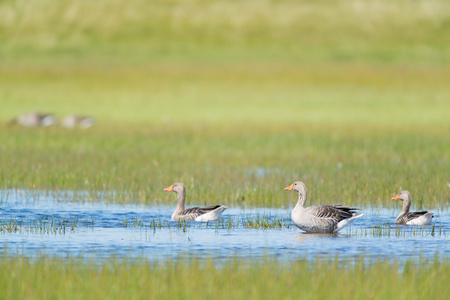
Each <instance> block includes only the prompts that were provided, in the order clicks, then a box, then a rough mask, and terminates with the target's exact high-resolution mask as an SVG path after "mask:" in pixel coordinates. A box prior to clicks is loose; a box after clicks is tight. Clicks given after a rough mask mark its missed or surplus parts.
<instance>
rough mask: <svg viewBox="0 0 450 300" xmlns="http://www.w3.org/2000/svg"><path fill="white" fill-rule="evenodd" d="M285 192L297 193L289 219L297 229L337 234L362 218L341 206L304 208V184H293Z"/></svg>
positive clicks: (347, 207) (354, 210)
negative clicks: (296, 199) (295, 203)
mask: <svg viewBox="0 0 450 300" xmlns="http://www.w3.org/2000/svg"><path fill="white" fill-rule="evenodd" d="M286 190H289V191H296V192H298V201H297V205H296V206H295V207H294V209H293V210H292V214H291V218H292V221H293V222H294V224H295V225H296V226H297V227H298V228H300V229H301V230H304V231H306V232H312V233H331V232H338V231H339V230H341V229H342V228H344V227H345V226H346V225H348V224H350V223H351V222H353V221H354V220H355V219H356V218H359V217H361V216H362V214H358V213H356V210H357V209H356V208H353V207H349V206H344V205H341V204H335V205H312V206H309V207H306V208H305V207H304V206H305V202H306V199H307V191H306V186H305V184H304V183H303V182H301V181H296V182H294V183H293V184H292V185H290V186H288V187H287V188H286Z"/></svg>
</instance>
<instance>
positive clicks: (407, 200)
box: [392, 191, 434, 225]
mask: <svg viewBox="0 0 450 300" xmlns="http://www.w3.org/2000/svg"><path fill="white" fill-rule="evenodd" d="M392 200H401V201H403V206H402V211H401V212H400V214H399V215H398V217H397V219H395V222H394V223H395V224H400V225H431V218H433V214H434V213H433V212H429V211H426V210H424V211H416V212H409V208H410V207H411V194H410V193H409V192H408V191H401V192H400V193H398V194H397V195H396V196H395V197H393V198H392Z"/></svg>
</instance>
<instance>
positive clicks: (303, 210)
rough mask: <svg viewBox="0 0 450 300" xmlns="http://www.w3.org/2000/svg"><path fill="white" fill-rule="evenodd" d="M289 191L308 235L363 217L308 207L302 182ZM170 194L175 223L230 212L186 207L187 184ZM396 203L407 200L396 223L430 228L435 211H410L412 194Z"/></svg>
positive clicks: (347, 210)
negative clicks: (173, 200) (174, 196)
mask: <svg viewBox="0 0 450 300" xmlns="http://www.w3.org/2000/svg"><path fill="white" fill-rule="evenodd" d="M285 190H287V191H295V192H297V193H298V201H297V205H295V207H294V209H293V210H292V213H291V218H292V221H293V222H294V224H295V225H296V226H297V227H298V228H299V229H301V230H303V231H306V232H308V233H333V232H338V231H339V230H341V229H342V228H344V227H345V226H347V225H348V224H350V223H352V222H353V221H354V220H355V219H357V218H359V217H362V216H363V214H361V213H357V212H356V210H357V209H356V208H352V207H349V206H344V205H341V204H335V205H312V206H309V207H305V202H306V197H307V193H306V186H305V184H304V183H303V182H301V181H296V182H294V183H293V184H291V185H290V186H288V187H287V188H285ZM164 191H166V192H175V193H176V194H177V198H178V205H177V208H176V209H175V211H174V212H173V214H172V220H173V221H180V220H187V221H199V222H207V221H215V220H217V219H219V218H220V217H221V216H222V213H223V212H224V210H225V209H227V207H226V206H224V205H214V206H208V207H193V208H189V209H185V208H184V204H185V201H186V187H185V186H184V184H183V183H174V184H173V185H171V186H169V187H167V188H165V189H164ZM392 200H400V201H403V208H402V211H401V213H400V215H399V216H398V217H397V219H396V220H395V224H401V225H430V224H431V218H432V217H433V213H432V212H428V211H419V212H409V208H410V206H411V194H410V193H409V192H408V191H401V192H400V193H399V194H398V195H396V196H395V197H393V198H392Z"/></svg>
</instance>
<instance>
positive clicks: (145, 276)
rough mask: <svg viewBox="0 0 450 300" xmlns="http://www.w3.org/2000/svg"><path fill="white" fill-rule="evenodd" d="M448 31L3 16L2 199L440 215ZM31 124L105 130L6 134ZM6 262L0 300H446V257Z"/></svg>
mask: <svg viewBox="0 0 450 300" xmlns="http://www.w3.org/2000/svg"><path fill="white" fill-rule="evenodd" d="M449 32H450V2H449V1H446V0H414V1H403V0H391V1H388V0H355V1H345V0H320V1H302V0H300V1H290V0H279V1H277V0H272V1H270V0H267V1H256V0H240V1H238V0H227V1H225V0H214V1H211V0H210V1H207V0H172V1H163V0H160V1H147V0H129V1H125V0H115V1H108V0H99V1H94V2H93V1H86V0H68V1H51V0H28V1H17V0H3V1H0V104H1V109H0V122H1V124H0V141H1V142H0V166H1V167H0V188H1V189H4V190H8V189H20V190H27V191H28V194H27V197H30V199H32V198H33V191H46V192H47V193H51V194H52V195H54V196H55V197H56V199H58V197H59V199H60V200H58V201H93V202H95V201H102V202H103V201H104V202H112V203H124V204H131V203H133V204H134V203H139V204H147V205H165V206H174V205H175V201H176V199H175V196H174V195H173V194H171V193H164V192H163V189H164V188H165V187H167V186H169V185H171V184H172V183H173V182H178V181H180V182H184V183H185V184H186V186H187V192H188V195H187V196H188V199H187V204H188V205H190V204H192V205H194V204H196V205H204V204H213V203H222V204H225V205H227V206H229V207H251V208H253V207H268V208H271V207H277V208H290V207H292V206H293V205H294V203H295V201H296V195H295V194H294V193H290V192H287V191H284V187H286V186H288V185H290V184H291V183H292V182H293V181H296V180H302V181H304V182H305V184H306V186H307V188H308V204H315V203H322V204H331V203H342V204H345V205H352V206H355V207H361V208H368V207H371V208H375V209H377V208H392V209H396V210H398V209H399V204H398V203H393V201H391V200H390V198H391V197H392V196H394V195H395V194H396V193H397V192H398V191H399V190H400V189H408V190H409V191H410V192H411V194H412V198H413V207H414V208H415V209H429V210H435V211H440V210H443V209H448V206H449V201H450V189H449V188H448V186H447V183H448V182H450V173H449V170H450V151H449V149H450V134H449V132H450V84H449V83H450V36H449ZM28 111H38V112H43V113H53V114H55V115H56V116H57V117H58V118H62V117H64V116H65V115H68V114H80V115H89V116H92V117H94V118H95V120H96V124H95V126H94V127H92V128H89V129H87V130H82V129H74V130H69V129H65V128H62V127H60V126H52V127H48V128H23V127H20V126H17V125H15V126H12V125H9V124H8V122H9V121H10V120H11V119H13V118H14V117H16V116H18V115H20V114H24V113H27V112H28ZM72 191H73V192H76V193H75V194H72V193H70V192H72ZM77 192H79V193H77ZM67 195H71V196H70V197H71V198H68V197H67ZM7 201H8V197H7V196H6V197H5V198H4V199H0V204H2V203H6V202H7ZM0 216H1V215H0ZM7 222H8V220H4V222H3V223H2V233H1V234H9V233H3V232H6V231H8V232H9V231H13V230H14V229H10V228H12V227H11V226H13V227H14V224H13V223H12V222H13V221H10V222H9V223H7ZM224 222H225V223H226V220H225V221H224ZM130 223H131V222H130ZM253 223H255V222H253ZM253 223H251V222H250V223H249V224H250V225H249V226H250V227H252V226H253V228H260V227H261V228H263V227H264V226H260V225H258V224H256V223H255V224H256V225H255V224H253ZM8 226H9V227H8ZM39 226H41V225H40V224H38V223H36V224H34V223H33V224H31V225H29V227H30V230H31V231H33V232H38V231H39V230H41V229H40V228H41V227H39ZM48 226H49V225H47V227H45V228H47V231H49V230H51V229H49V228H53V229H52V230H54V231H55V234H56V232H59V233H61V227H55V226H59V225H55V226H53V225H51V226H53V227H48ZM225 226H226V225H225ZM258 226H260V227H258ZM267 226H269V227H270V226H273V227H276V226H278V224H277V223H274V224H269V225H267ZM280 226H281V225H280ZM380 226H381V225H380ZM16 227H17V226H16ZM380 228H381V227H380ZM188 229H189V228H188ZM64 230H66V229H65V228H64ZM67 230H69V227H67ZM374 230H375V229H374ZM382 230H383V229H380V232H381V233H380V234H383V233H382ZM433 230H434V227H433ZM436 230H437V229H436ZM444 230H445V229H444ZM64 232H65V231H64ZM354 234H355V235H356V236H357V235H364V233H361V232H355V233H354ZM373 234H375V233H373ZM433 234H434V231H433ZM425 235H428V231H427V232H425ZM6 252H7V251H6V250H5V249H4V251H3V252H2V253H3V254H2V255H1V258H0V290H1V291H2V292H1V293H0V299H60V298H61V299H91V298H92V299H94V298H95V299H125V298H126V299H141V298H147V299H148V298H151V299H153V298H155V299H156V298H175V299H181V298H189V299H205V298H206V299H209V298H213V297H214V298H218V299H222V298H223V299H241V298H244V297H245V298H248V299H274V298H277V299H294V298H295V299H298V298H304V299H319V298H323V299H331V298H336V296H338V297H341V298H343V297H346V298H349V299H389V298H394V297H395V298H398V299H430V298H442V295H445V294H448V293H449V290H448V284H447V281H448V274H449V271H448V270H449V262H448V258H444V259H439V258H435V259H431V260H427V261H422V260H421V261H419V262H417V260H414V259H411V260H408V259H406V263H400V262H399V261H395V260H390V261H384V260H382V259H381V258H380V259H379V260H377V261H375V262H373V263H368V262H367V261H366V260H365V259H364V257H362V258H360V259H355V260H354V261H351V262H340V263H338V262H337V260H336V261H335V260H333V259H329V260H326V259H325V260H324V259H322V260H321V259H319V258H317V260H316V262H314V263H311V261H310V260H306V259H299V258H293V260H292V262H291V263H290V264H287V263H280V262H277V261H272V260H271V258H267V260H265V261H248V262H247V261H244V260H243V259H239V258H228V260H229V261H227V262H226V263H220V264H218V265H216V264H215V263H216V262H215V261H214V260H213V259H205V258H198V259H191V260H173V261H171V260H169V261H165V262H160V263H150V262H147V261H139V262H135V261H126V259H124V260H115V259H113V258H111V260H109V261H106V262H95V263H89V262H87V261H86V260H84V259H83V258H81V259H73V258H67V259H60V258H52V257H38V258H36V259H34V258H33V259H30V258H25V257H21V256H20V255H19V256H17V255H12V254H11V255H9V254H8V253H6ZM193 274H195V276H193ZM193 278H195V280H193ZM249 282H251V284H249Z"/></svg>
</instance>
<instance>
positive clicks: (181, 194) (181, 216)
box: [164, 182, 227, 222]
mask: <svg viewBox="0 0 450 300" xmlns="http://www.w3.org/2000/svg"><path fill="white" fill-rule="evenodd" d="M164 191H166V192H175V193H177V198H178V205H177V208H176V209H175V211H174V212H173V214H172V221H180V220H187V221H198V222H207V221H216V220H217V219H219V218H220V216H221V215H222V213H223V211H224V210H225V209H227V207H226V206H224V205H214V206H208V207H193V208H189V209H184V202H185V200H186V187H185V186H184V184H183V183H179V182H178V183H174V184H172V185H171V186H169V187H167V188H165V189H164Z"/></svg>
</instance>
